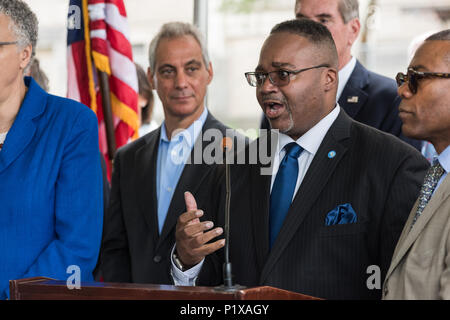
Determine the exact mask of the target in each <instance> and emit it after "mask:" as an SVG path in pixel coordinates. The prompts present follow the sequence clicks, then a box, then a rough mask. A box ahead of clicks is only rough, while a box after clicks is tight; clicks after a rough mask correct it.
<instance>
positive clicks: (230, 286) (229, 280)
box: [215, 138, 245, 292]
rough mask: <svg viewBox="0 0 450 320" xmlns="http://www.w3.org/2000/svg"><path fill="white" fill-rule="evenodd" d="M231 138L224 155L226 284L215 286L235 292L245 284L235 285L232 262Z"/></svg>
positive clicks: (224, 265)
mask: <svg viewBox="0 0 450 320" xmlns="http://www.w3.org/2000/svg"><path fill="white" fill-rule="evenodd" d="M228 139H229V138H225V139H224V143H223V144H224V151H225V152H224V156H225V188H226V192H225V248H224V250H225V262H224V264H223V270H222V271H223V280H224V284H223V285H221V286H218V287H216V288H215V290H216V291H224V292H235V291H239V290H242V289H244V288H245V287H244V286H241V285H238V284H235V285H233V275H232V267H231V262H230V203H231V179H230V164H229V162H228V154H229V153H228V152H227V151H229V150H230V149H231V148H230V144H231V143H226V141H227V142H228ZM230 140H231V139H230Z"/></svg>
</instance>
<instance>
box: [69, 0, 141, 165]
mask: <svg viewBox="0 0 450 320" xmlns="http://www.w3.org/2000/svg"><path fill="white" fill-rule="evenodd" d="M70 4H71V7H72V6H74V5H75V6H77V5H78V6H79V7H80V9H81V11H80V12H81V16H82V22H81V23H80V24H79V25H80V27H81V28H78V29H76V28H75V29H71V28H70V23H69V31H68V46H69V48H68V97H69V98H72V99H75V100H78V101H80V102H82V103H84V104H86V105H87V106H89V107H90V108H91V109H92V110H93V111H94V112H95V113H96V114H97V118H98V121H99V138H100V141H99V142H100V149H101V151H102V153H103V154H104V155H105V156H106V154H107V141H106V131H105V124H104V121H103V111H102V108H101V102H102V100H101V94H100V90H99V84H98V79H97V72H96V70H95V69H98V70H100V71H103V72H106V73H107V74H108V76H109V77H108V78H109V86H110V95H111V107H112V113H113V122H114V128H115V138H116V146H117V148H119V147H121V146H122V145H124V144H126V143H127V142H128V141H129V138H130V137H133V138H137V136H138V129H139V121H138V115H137V107H138V92H139V90H138V80H137V74H136V67H135V65H134V63H133V54H132V47H131V43H130V40H129V39H130V32H129V27H128V22H127V14H126V10H125V6H124V3H123V0H71V2H70ZM69 22H70V13H69Z"/></svg>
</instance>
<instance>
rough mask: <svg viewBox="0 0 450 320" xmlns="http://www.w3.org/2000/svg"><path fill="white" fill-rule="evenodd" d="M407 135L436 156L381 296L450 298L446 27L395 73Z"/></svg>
mask: <svg viewBox="0 0 450 320" xmlns="http://www.w3.org/2000/svg"><path fill="white" fill-rule="evenodd" d="M397 82H398V83H399V89H398V92H399V94H400V96H401V97H402V99H403V100H402V103H401V104H400V108H399V110H400V117H401V118H402V120H403V126H402V130H403V133H404V134H405V135H406V136H409V137H412V138H416V139H423V140H426V141H430V142H431V143H432V144H433V146H434V147H435V149H436V151H437V153H438V156H437V158H436V159H435V160H434V162H433V165H432V167H431V168H430V169H429V170H428V172H427V175H426V177H425V180H424V183H423V186H422V188H421V191H420V195H419V198H418V199H417V201H416V204H415V205H414V207H413V209H412V210H411V213H410V215H409V218H408V221H407V222H406V225H405V227H404V229H403V232H402V234H401V236H400V240H399V241H398V244H397V247H396V248H395V252H394V255H393V258H392V262H391V266H390V268H389V270H388V273H387V277H386V280H385V283H384V288H383V298H384V299H450V178H449V176H448V172H449V170H450V29H447V30H444V31H441V32H438V33H436V34H434V35H432V36H430V37H429V38H427V39H426V40H425V42H424V43H423V44H422V46H421V47H419V49H418V50H417V52H416V54H415V56H414V58H413V60H412V61H411V64H410V66H409V68H408V72H407V74H406V75H405V74H402V73H399V74H398V75H397Z"/></svg>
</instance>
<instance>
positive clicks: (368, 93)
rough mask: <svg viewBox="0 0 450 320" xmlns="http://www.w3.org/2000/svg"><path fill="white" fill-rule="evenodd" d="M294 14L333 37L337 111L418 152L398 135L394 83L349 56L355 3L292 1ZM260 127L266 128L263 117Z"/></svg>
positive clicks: (355, 0) (355, 34) (356, 14)
mask: <svg viewBox="0 0 450 320" xmlns="http://www.w3.org/2000/svg"><path fill="white" fill-rule="evenodd" d="M295 15H296V17H297V18H307V19H311V20H314V21H316V22H319V23H321V24H323V25H324V26H326V27H327V28H328V30H330V32H331V34H332V36H333V40H334V42H335V44H336V48H337V50H338V58H339V87H338V90H337V95H336V100H337V101H338V102H339V105H340V106H341V108H342V109H344V110H345V112H346V113H347V114H348V115H349V116H350V117H352V118H353V119H354V120H356V121H359V122H362V123H364V124H367V125H369V126H371V127H374V128H377V129H379V130H381V131H384V132H388V133H391V134H393V135H394V136H397V137H399V138H400V139H402V140H403V141H405V142H407V143H409V144H411V145H412V146H414V147H415V148H416V149H418V150H420V148H421V141H418V140H414V139H411V138H407V137H405V136H404V135H403V134H402V132H401V125H402V123H401V120H400V118H399V116H398V105H399V104H400V100H401V99H400V97H399V96H398V95H397V86H396V84H395V81H394V80H393V79H389V78H387V77H384V76H382V75H379V74H376V73H374V72H372V71H369V70H367V69H366V68H365V67H364V66H363V65H362V64H361V63H360V62H359V61H358V60H357V59H356V58H355V57H353V56H352V54H351V49H352V45H353V43H354V42H355V41H356V39H357V38H358V35H359V31H360V27H361V25H360V21H359V4H358V0H296V3H295ZM261 128H263V129H268V128H270V125H269V122H268V120H267V119H266V118H265V116H263V120H262V123H261Z"/></svg>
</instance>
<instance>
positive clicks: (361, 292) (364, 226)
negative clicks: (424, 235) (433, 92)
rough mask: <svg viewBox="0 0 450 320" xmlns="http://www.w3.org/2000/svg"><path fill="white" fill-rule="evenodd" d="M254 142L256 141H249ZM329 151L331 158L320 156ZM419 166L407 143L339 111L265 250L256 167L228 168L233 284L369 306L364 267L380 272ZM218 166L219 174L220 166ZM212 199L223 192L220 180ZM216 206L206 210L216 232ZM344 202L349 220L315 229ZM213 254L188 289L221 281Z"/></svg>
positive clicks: (265, 190) (265, 194)
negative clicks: (360, 301)
mask: <svg viewBox="0 0 450 320" xmlns="http://www.w3.org/2000/svg"><path fill="white" fill-rule="evenodd" d="M254 143H258V140H257V141H256V142H254ZM332 150H334V151H335V152H336V156H335V157H334V158H332V159H330V158H328V156H327V155H328V153H329V152H330V151H332ZM428 166H429V164H428V162H427V161H426V160H425V158H423V157H422V156H421V154H420V153H419V152H418V151H417V150H415V149H414V148H413V147H411V146H409V145H408V144H406V143H404V142H402V141H400V140H399V139H397V138H394V137H393V136H392V135H390V134H386V133H384V132H381V131H379V130H377V129H373V128H371V127H368V126H366V125H364V124H361V123H359V122H356V121H354V120H352V119H351V118H350V117H349V116H348V115H347V114H346V113H345V112H344V111H343V110H341V112H340V114H339V116H338V118H337V119H336V121H335V122H334V123H333V125H332V126H331V128H330V130H329V131H328V132H327V134H326V136H325V138H324V140H323V141H322V144H321V145H320V147H319V150H318V152H317V154H316V155H315V157H314V159H313V161H312V163H311V165H310V167H309V169H308V171H307V173H306V175H305V177H304V179H303V182H302V184H301V185H300V188H299V190H298V192H297V194H296V195H295V198H294V200H293V202H292V204H291V206H290V209H289V212H288V214H287V216H286V218H285V221H284V224H283V226H282V228H281V230H280V233H279V235H278V238H277V239H276V241H275V243H274V245H273V247H272V249H271V250H269V199H270V196H269V194H270V182H271V176H270V175H261V174H260V169H261V168H262V165H261V164H253V165H252V164H246V165H232V166H231V185H232V193H231V230H230V257H231V261H232V264H233V274H234V280H235V282H236V283H238V284H241V285H246V286H259V285H269V286H274V287H278V288H282V289H286V290H292V291H296V292H300V293H304V294H309V295H313V296H317V297H321V298H327V299H379V298H380V297H381V290H379V289H378V290H377V289H374V290H369V289H368V287H367V285H366V282H367V279H368V277H369V276H370V274H368V273H367V268H368V267H369V266H371V265H378V266H379V267H380V268H381V273H382V275H384V274H385V273H386V271H387V268H388V266H389V263H390V259H391V256H392V253H393V251H394V248H395V244H396V242H397V240H398V237H399V235H400V233H401V230H402V228H403V225H404V223H405V221H406V219H407V217H408V213H409V211H410V210H411V207H412V206H413V204H414V201H415V199H416V198H417V196H418V193H419V188H420V185H421V182H422V181H423V177H424V175H425V171H426V169H427V167H428ZM222 169H223V168H222ZM218 185H220V187H219V188H218V189H217V190H216V192H219V193H222V194H224V191H223V189H224V183H223V181H222V183H221V184H218ZM222 203H223V201H222V202H221V204H219V205H217V206H216V207H214V205H211V206H210V207H209V208H207V209H206V210H214V211H215V212H216V213H217V214H216V217H215V219H216V221H215V222H216V225H222V226H223V212H224V209H223V204H222ZM345 203H350V204H351V205H352V207H353V208H354V210H355V211H356V214H357V222H356V223H354V224H347V225H333V226H326V225H325V217H326V215H327V213H328V212H330V211H331V210H333V209H334V208H335V207H336V206H338V205H340V204H345ZM222 263H223V249H221V250H219V251H218V252H217V253H215V254H212V255H209V256H208V257H207V258H206V259H205V262H204V264H203V267H202V270H201V272H200V274H199V278H198V280H197V284H198V285H217V284H220V283H221V282H222Z"/></svg>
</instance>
